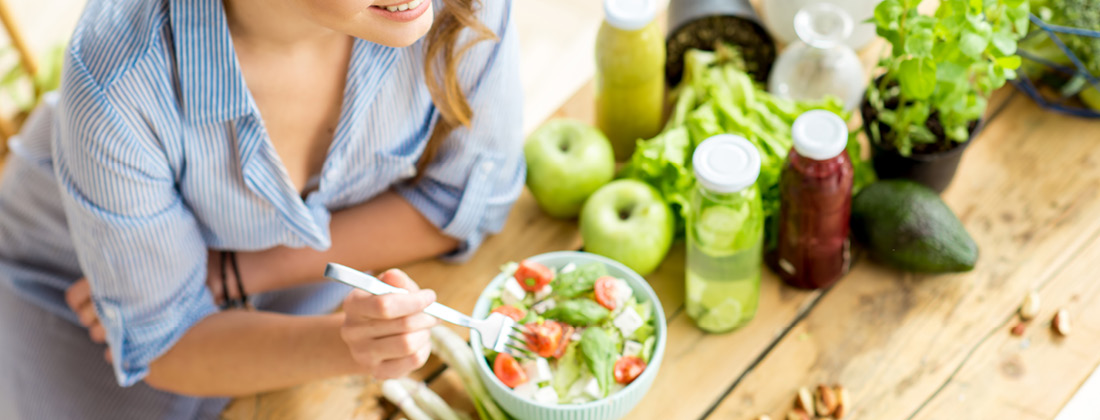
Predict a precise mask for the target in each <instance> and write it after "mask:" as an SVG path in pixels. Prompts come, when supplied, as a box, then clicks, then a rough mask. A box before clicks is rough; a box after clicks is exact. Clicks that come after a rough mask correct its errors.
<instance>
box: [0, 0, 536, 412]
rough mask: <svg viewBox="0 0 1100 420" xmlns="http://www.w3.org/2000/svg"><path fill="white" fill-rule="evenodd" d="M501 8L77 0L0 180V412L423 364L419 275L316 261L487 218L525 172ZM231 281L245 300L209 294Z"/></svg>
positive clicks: (430, 249)
mask: <svg viewBox="0 0 1100 420" xmlns="http://www.w3.org/2000/svg"><path fill="white" fill-rule="evenodd" d="M510 8H511V2H510V1H503V0H491V1H486V2H484V4H480V5H479V4H476V2H475V0H436V1H434V2H432V1H421V0H411V1H409V0H140V1H138V0H135V1H127V2H98V1H96V2H89V3H88V6H87V9H86V10H85V11H84V15H83V17H82V19H81V21H80V23H79V25H78V28H77V29H76V31H75V32H74V34H73V37H72V41H71V43H70V46H69V50H68V55H67V59H66V63H65V74H64V81H63V84H62V88H61V92H60V95H59V97H57V98H52V99H50V100H48V101H47V104H46V105H45V106H43V107H41V108H40V109H39V110H38V111H36V113H35V114H34V115H33V116H32V117H31V119H30V120H29V121H28V122H27V124H26V125H25V129H24V131H23V133H22V135H21V136H20V137H19V138H17V139H16V140H15V141H14V142H13V144H12V150H13V155H12V156H11V158H10V159H9V162H8V163H7V167H6V169H5V174H4V176H3V184H2V186H0V279H2V281H0V285H2V286H0V337H3V338H2V339H0V369H3V370H2V371H0V418H4V419H67V418H81V419H95V418H104V419H107V418H109V419H125V418H141V419H193V418H208V417H214V416H216V414H217V413H218V412H219V411H220V410H221V409H222V408H223V406H224V404H225V402H226V400H225V399H224V397H230V396H236V395H247V394H252V393H256V392H261V391H267V390H272V389H278V388H284V387H288V386H292V385H296V384H301V383H304V382H308V381H312V380H317V379H321V378H325V377H330V376H335V375H344V374H366V375H372V376H374V377H379V378H381V377H394V376H400V375H403V374H405V373H407V372H409V371H411V370H413V369H415V368H417V367H419V366H421V365H422V364H423V362H424V360H425V359H426V358H427V355H428V351H429V346H428V333H427V329H428V328H429V327H431V326H432V325H434V324H435V322H434V320H433V319H432V318H430V317H428V316H426V315H424V314H422V313H420V311H421V309H423V308H424V307H425V306H426V305H428V304H430V303H431V302H432V301H434V298H435V296H434V294H433V293H432V292H430V291H420V292H415V293H410V294H408V295H401V296H397V295H395V296H385V297H374V296H368V295H366V294H364V293H362V292H359V291H355V292H351V293H349V291H348V289H346V288H343V287H341V286H338V285H336V284H333V283H326V282H323V281H321V280H322V279H321V278H320V274H321V273H322V272H323V270H324V265H325V263H327V262H330V261H335V262H341V263H344V264H348V265H352V266H355V267H358V268H360V269H363V270H380V269H384V268H386V267H391V266H394V265H398V264H401V263H405V262H409V261H413V260H418V259H423V258H427V257H432V256H437V255H445V256H446V257H448V258H452V259H461V258H463V257H466V256H468V255H469V254H470V253H471V252H473V250H475V249H476V248H477V246H478V245H479V244H480V242H481V240H482V239H483V237H484V236H485V235H486V234H488V233H492V232H495V231H497V230H499V229H500V227H501V226H502V223H503V221H504V219H505V218H506V216H507V213H508V211H509V209H510V207H511V205H512V203H513V202H514V200H515V198H516V197H517V195H518V193H519V191H520V190H521V188H522V184H523V173H524V165H523V162H522V158H521V151H520V148H521V147H522V145H521V143H522V140H521V132H520V118H521V115H520V112H521V111H520V108H521V98H520V85H519V78H518V74H517V71H518V70H517V64H518V63H517V59H518V57H517V54H518V45H517V43H516V33H515V31H516V29H515V27H514V24H512V23H511V20H510ZM433 22H434V23H433ZM422 38H423V39H422ZM382 277H383V280H384V281H387V282H389V283H390V284H393V285H396V286H399V287H405V288H408V289H412V290H416V289H417V287H416V284H415V283H414V282H412V280H410V279H409V278H408V277H407V276H405V275H404V274H402V273H400V272H397V271H390V272H387V273H386V274H385V275H383V276H382ZM81 279H86V280H81ZM208 282H209V283H210V284H211V285H213V286H214V293H211V290H208V288H207V283H208ZM238 283H239V286H238ZM230 292H231V293H230ZM242 292H243V293H246V294H248V295H250V296H251V298H248V301H249V303H250V304H251V305H252V306H254V307H255V310H241V309H236V310H235V309H225V308H222V309H219V307H218V306H217V304H216V300H228V301H229V302H233V301H236V300H238V299H240V298H241V297H242V296H240V294H241V293H242ZM215 296H217V297H218V299H216V298H215ZM223 297H224V298H223ZM225 298H227V299H225ZM341 300H343V309H344V311H343V313H340V314H332V311H333V310H334V309H336V308H337V307H338V305H339V304H340V302H341ZM288 315H295V316H288ZM99 343H103V344H99ZM104 353H106V354H104ZM104 358H106V359H107V362H105V361H104Z"/></svg>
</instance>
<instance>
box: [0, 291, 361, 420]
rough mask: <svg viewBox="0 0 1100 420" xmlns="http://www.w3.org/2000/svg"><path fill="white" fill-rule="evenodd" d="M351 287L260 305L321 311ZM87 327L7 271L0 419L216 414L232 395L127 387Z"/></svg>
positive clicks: (0, 324) (0, 317)
mask: <svg viewBox="0 0 1100 420" xmlns="http://www.w3.org/2000/svg"><path fill="white" fill-rule="evenodd" d="M348 290H349V289H348V288H346V287H345V286H343V285H340V284H336V283H324V284H318V285H311V286H304V287H299V288H296V289H290V290H286V291H279V292H272V293H265V294H263V295H259V296H256V297H255V298H254V300H253V304H254V305H255V306H256V308H257V309H260V310H266V311H273V312H281V313H289V314H299V315H307V314H322V313H328V312H331V311H332V310H333V309H335V308H336V307H337V305H339V304H340V302H341V301H342V300H343V298H344V296H345V295H346V294H347V292H348ZM105 348H106V347H105V346H103V345H99V344H95V343H92V341H91V339H90V338H88V332H87V330H86V329H85V328H84V327H82V326H79V325H75V324H73V323H72V322H70V321H68V320H65V319H63V318H61V317H59V316H57V315H54V314H53V313H51V312H48V311H46V310H44V309H42V308H40V307H38V306H37V305H35V304H33V303H30V302H27V301H26V300H24V299H23V298H21V297H20V296H18V295H16V294H15V293H14V292H13V290H12V287H11V285H10V284H9V283H8V282H7V281H3V280H2V279H0V419H4V420H40V419H48V420H67V419H81V420H84V419H87V420H98V419H104V420H108V419H109V420H123V419H141V420H193V419H215V418H218V415H219V414H220V413H221V411H222V409H223V408H224V407H225V405H226V403H228V399H225V398H195V397H187V396H183V395H177V394H172V393H167V392H163V391H158V390H155V389H153V388H150V387H149V386H148V385H145V383H144V382H141V383H138V384H136V385H134V386H132V387H129V388H123V387H120V386H119V385H118V383H117V382H115V375H114V373H113V371H112V369H111V366H110V365H108V364H107V361H106V360H104V359H103V353H104V349H105Z"/></svg>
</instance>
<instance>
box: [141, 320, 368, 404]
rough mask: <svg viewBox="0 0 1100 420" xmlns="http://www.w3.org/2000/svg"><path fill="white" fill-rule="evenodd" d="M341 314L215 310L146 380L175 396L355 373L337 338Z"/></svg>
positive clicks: (240, 391)
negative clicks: (309, 315) (318, 314)
mask: <svg viewBox="0 0 1100 420" xmlns="http://www.w3.org/2000/svg"><path fill="white" fill-rule="evenodd" d="M343 317H344V315H343V314H333V315H324V316H312V317H302V316H288V315H280V314H274V313H267V312H250V311H237V310H234V311H224V312H218V313H215V314H213V315H210V316H209V317H206V318H205V319H203V320H202V321H199V323H197V324H195V326H194V327H192V328H191V329H190V330H188V331H187V333H186V334H184V336H183V338H181V339H180V341H179V342H177V343H176V345H175V346H173V347H172V349H171V350H169V351H168V352H167V353H165V354H164V355H162V356H161V357H160V358H158V359H157V360H155V361H154V362H153V363H152V364H151V365H150V367H149V375H148V376H147V377H146V378H145V382H146V383H147V384H149V385H150V386H152V387H154V388H157V389H160V390H164V391H168V392H173V393H178V394H185V395H194V396H240V395H249V394H255V393H258V392H264V391H270V390H275V389H280V388H286V387H289V386H293V385H297V384H301V383H305V382H309V381H313V380H318V379H322V378H327V377H332V376H338V375H345V374H350V373H354V372H357V371H358V368H357V365H356V364H355V362H354V360H353V359H352V356H351V354H350V352H349V351H348V348H347V346H346V345H345V344H344V342H343V341H342V339H341V338H340V326H341V325H342V323H343Z"/></svg>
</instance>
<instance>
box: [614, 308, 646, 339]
mask: <svg viewBox="0 0 1100 420" xmlns="http://www.w3.org/2000/svg"><path fill="white" fill-rule="evenodd" d="M611 323H612V324H614V325H615V328H618V329H619V331H622V333H623V337H627V338H629V337H633V336H634V331H635V330H637V329H638V327H641V326H642V324H644V323H645V321H644V320H642V317H641V316H639V315H638V313H637V312H635V311H623V312H622V313H621V314H619V316H617V317H615V320H614V321H612V322H611Z"/></svg>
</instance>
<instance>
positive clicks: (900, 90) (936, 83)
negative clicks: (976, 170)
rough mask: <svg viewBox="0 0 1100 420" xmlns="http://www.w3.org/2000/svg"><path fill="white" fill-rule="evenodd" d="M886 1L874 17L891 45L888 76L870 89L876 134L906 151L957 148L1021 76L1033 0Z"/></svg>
mask: <svg viewBox="0 0 1100 420" xmlns="http://www.w3.org/2000/svg"><path fill="white" fill-rule="evenodd" d="M920 2H921V0H883V1H882V2H881V3H879V5H878V6H877V7H875V13H874V16H873V17H872V18H871V21H873V23H874V24H875V27H876V32H877V33H878V34H879V36H881V37H883V38H885V39H886V40H887V41H888V42H889V43H890V46H891V54H890V55H889V56H887V57H884V58H883V59H882V60H880V61H879V67H880V68H882V69H884V70H885V73H884V74H883V76H882V78H880V79H878V80H877V81H876V82H874V83H872V84H871V86H869V87H868V89H867V99H868V102H869V104H870V106H871V107H873V108H874V111H875V112H876V115H875V116H874V118H876V119H877V120H878V122H879V123H881V124H882V125H884V126H885V127H886V128H887V129H888V130H885V131H883V130H882V129H881V128H880V124H875V123H871V124H869V128H870V130H871V137H872V139H871V140H872V141H874V142H876V143H877V144H879V145H882V146H886V147H893V148H894V149H896V150H897V151H898V153H900V154H902V155H903V156H909V155H910V154H911V153H912V152H913V151H914V150H915V151H918V152H931V151H937V150H945V149H950V148H952V147H954V146H955V143H960V142H965V141H966V140H967V139H968V138H969V137H970V129H971V128H972V126H971V125H972V123H974V122H975V121H976V120H978V119H979V118H981V116H982V114H983V113H984V112H985V109H986V106H987V105H988V98H989V95H990V94H991V93H992V92H993V90H995V89H997V88H999V87H1001V86H1003V85H1004V84H1005V81H1007V80H1010V79H1015V78H1016V69H1017V68H1018V67H1020V57H1019V56H1017V55H1016V43H1017V41H1019V39H1020V38H1021V37H1022V36H1023V35H1024V34H1026V33H1027V30H1028V12H1029V9H1028V2H1027V0H942V1H941V2H940V4H939V7H938V8H937V9H936V12H935V14H934V15H932V16H929V15H922V14H920V13H919V12H918V11H917V6H918V5H919V4H920Z"/></svg>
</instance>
